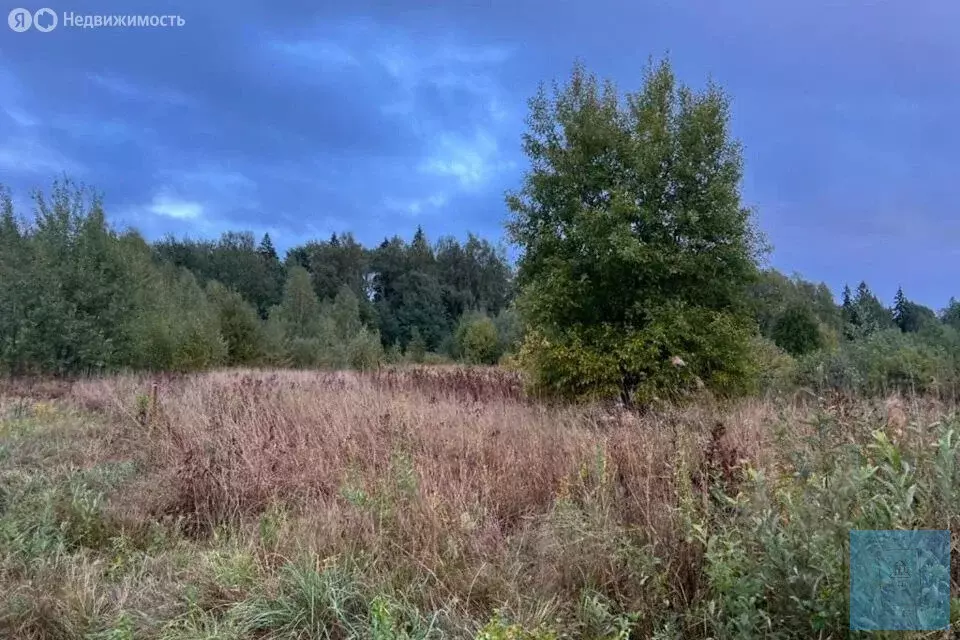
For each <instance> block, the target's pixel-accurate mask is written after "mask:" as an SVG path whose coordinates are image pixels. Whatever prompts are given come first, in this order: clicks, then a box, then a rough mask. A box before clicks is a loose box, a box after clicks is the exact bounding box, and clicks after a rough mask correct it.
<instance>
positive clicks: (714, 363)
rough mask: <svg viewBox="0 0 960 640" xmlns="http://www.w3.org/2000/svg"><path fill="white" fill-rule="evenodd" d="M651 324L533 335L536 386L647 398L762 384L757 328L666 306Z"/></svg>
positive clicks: (524, 354) (530, 367)
mask: <svg viewBox="0 0 960 640" xmlns="http://www.w3.org/2000/svg"><path fill="white" fill-rule="evenodd" d="M651 315H652V321H651V322H650V323H649V324H648V325H647V326H646V327H644V328H643V329H638V330H634V331H632V332H624V331H622V330H620V329H619V328H618V327H615V326H612V325H603V326H601V327H598V328H592V329H580V328H574V329H569V330H567V331H564V332H562V333H559V334H558V335H554V336H551V337H550V338H549V339H548V338H546V337H545V336H543V335H541V334H539V333H538V332H535V331H534V332H531V333H530V334H528V336H527V339H526V340H525V342H524V345H523V348H522V350H521V353H520V359H521V362H522V364H523V367H524V368H525V369H526V370H527V371H528V372H529V373H530V380H531V383H532V385H533V387H534V389H535V390H537V391H541V392H546V393H548V394H550V395H561V396H566V397H570V398H574V399H589V398H604V397H611V396H613V397H615V396H617V395H619V396H620V398H621V399H622V400H624V401H625V402H639V403H645V402H648V401H650V400H652V399H654V398H661V399H663V398H666V397H671V396H674V397H675V396H678V395H680V394H683V393H684V392H687V391H692V390H694V389H696V388H698V387H699V386H700V385H705V386H707V387H709V388H710V389H712V390H713V391H715V392H717V393H719V394H721V395H732V394H738V393H742V392H745V391H747V390H750V389H752V388H754V387H755V385H756V382H757V370H756V365H755V363H754V362H753V357H752V354H751V353H750V345H751V336H752V335H753V334H752V331H751V328H750V327H749V325H747V324H746V323H744V322H742V321H740V320H738V319H737V318H736V317H734V316H731V315H728V314H725V313H723V312H714V311H710V310H707V309H702V308H697V307H688V306H685V305H670V306H665V307H663V308H661V309H658V310H657V311H655V312H653V313H652V314H651Z"/></svg>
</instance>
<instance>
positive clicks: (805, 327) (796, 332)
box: [772, 305, 823, 356]
mask: <svg viewBox="0 0 960 640" xmlns="http://www.w3.org/2000/svg"><path fill="white" fill-rule="evenodd" d="M772 337H773V341H774V342H775V343H776V344H777V346H778V347H780V348H781V349H783V350H784V351H786V352H787V353H789V354H790V355H793V356H802V355H803V354H805V353H810V352H811V351H815V350H817V349H819V348H820V347H822V346H823V336H822V335H821V334H820V323H819V321H818V320H817V316H816V315H814V313H813V310H812V309H810V307H808V306H806V305H791V306H789V307H787V308H786V309H785V310H784V312H783V313H782V314H780V317H778V318H777V319H776V321H775V322H774V325H773V332H772Z"/></svg>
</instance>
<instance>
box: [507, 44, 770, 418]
mask: <svg viewBox="0 0 960 640" xmlns="http://www.w3.org/2000/svg"><path fill="white" fill-rule="evenodd" d="M523 148H524V151H525V152H526V155H527V156H528V158H529V160H530V169H529V171H528V173H527V175H526V176H525V179H524V182H523V186H522V188H521V189H520V190H519V192H516V193H512V194H510V195H508V198H507V203H508V206H509V208H510V210H511V212H512V214H513V215H512V219H511V220H510V222H509V223H508V231H509V233H510V236H511V238H512V240H513V241H514V242H515V243H516V244H517V245H519V247H520V248H521V249H522V255H521V256H520V258H519V261H518V273H517V283H518V285H519V286H520V289H521V294H520V300H519V306H520V309H521V311H522V313H523V316H524V319H525V322H526V323H527V325H528V326H529V327H530V329H531V331H530V332H529V333H528V334H527V338H526V342H525V345H524V349H523V355H522V360H523V361H524V362H525V363H526V365H527V366H528V367H530V369H531V370H532V371H533V373H534V374H535V380H536V382H537V383H538V384H539V386H540V387H541V388H543V389H544V390H546V391H553V392H556V393H558V394H561V395H566V396H574V397H585V396H586V397H596V396H606V395H612V394H619V395H620V396H621V397H622V398H623V399H624V400H626V401H631V400H641V401H642V400H646V399H648V398H650V397H651V396H653V395H659V394H662V393H670V392H672V391H677V390H679V389H681V388H682V387H685V386H688V385H693V384H697V379H698V378H699V379H700V380H701V381H702V382H704V383H706V384H707V385H709V386H711V387H713V388H714V389H717V390H720V391H731V392H732V391H737V390H740V389H742V388H743V387H744V386H746V385H747V383H748V381H749V379H750V372H751V363H750V358H749V346H748V345H749V338H750V336H751V334H752V333H753V332H754V331H755V329H754V327H752V326H751V324H752V321H751V319H750V318H749V311H748V308H747V305H746V304H745V295H744V294H745V290H746V285H747V283H748V282H749V281H750V280H751V279H752V278H754V276H755V274H756V271H757V266H756V261H757V258H758V257H759V254H760V251H761V245H762V243H761V242H760V239H759V236H758V234H757V233H756V231H755V228H754V226H753V223H752V216H751V213H750V211H749V210H748V209H746V208H744V207H743V206H742V205H741V202H740V196H739V185H740V180H741V173H742V169H741V164H742V162H741V153H740V148H739V146H738V144H737V143H736V142H734V141H733V140H732V139H731V137H730V132H729V110H728V102H727V99H726V98H725V96H724V95H723V93H722V92H721V91H720V90H719V89H718V88H717V87H716V86H714V85H712V84H711V85H709V86H708V87H707V88H706V90H704V91H703V92H699V93H698V92H694V91H693V90H691V89H689V88H687V87H683V86H680V85H678V83H677V81H676V79H675V77H674V74H673V71H672V70H671V67H670V65H669V63H668V62H662V63H660V64H659V65H656V66H653V65H651V67H650V68H649V69H648V71H647V74H646V77H645V81H644V83H643V87H642V88H641V89H640V90H639V91H638V92H636V93H632V94H627V95H626V96H625V98H623V99H621V97H620V96H619V95H618V93H617V90H616V88H615V87H614V86H613V85H612V84H611V83H609V82H608V83H605V84H603V85H601V84H600V83H599V82H598V81H597V79H596V78H595V77H594V76H592V75H590V74H588V73H587V72H586V71H585V70H584V69H583V68H582V67H581V66H579V65H578V66H576V67H575V68H574V70H573V74H572V77H571V78H570V80H569V82H568V83H567V84H566V85H565V86H563V87H556V88H555V89H554V91H553V94H552V97H551V96H548V95H547V92H546V91H544V90H542V89H541V91H540V92H539V94H538V95H537V96H536V97H535V98H533V99H532V100H531V103H530V116H529V131H528V132H527V133H526V134H525V136H524V142H523Z"/></svg>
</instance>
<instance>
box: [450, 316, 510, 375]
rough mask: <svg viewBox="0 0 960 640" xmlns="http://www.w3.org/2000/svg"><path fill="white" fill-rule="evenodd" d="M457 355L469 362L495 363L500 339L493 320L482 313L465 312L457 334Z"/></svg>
mask: <svg viewBox="0 0 960 640" xmlns="http://www.w3.org/2000/svg"><path fill="white" fill-rule="evenodd" d="M455 340H456V356H457V357H459V358H460V359H461V360H463V361H464V362H467V363H468V364H495V363H496V362H497V358H498V357H499V355H500V353H499V339H498V337H497V327H496V326H495V325H494V323H493V320H491V319H490V318H488V317H487V316H486V315H483V314H480V313H465V314H464V315H463V317H461V318H460V322H459V324H458V325H457V330H456V334H455Z"/></svg>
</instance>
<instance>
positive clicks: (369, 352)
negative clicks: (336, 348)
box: [347, 327, 383, 371]
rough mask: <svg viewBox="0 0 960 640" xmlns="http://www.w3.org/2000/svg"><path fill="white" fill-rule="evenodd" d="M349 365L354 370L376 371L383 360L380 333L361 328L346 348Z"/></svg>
mask: <svg viewBox="0 0 960 640" xmlns="http://www.w3.org/2000/svg"><path fill="white" fill-rule="evenodd" d="M347 351H348V353H349V364H350V367H352V368H354V369H359V370H360V371H367V370H370V369H376V368H377V365H378V364H379V363H380V361H381V360H382V359H383V346H382V345H381V344H380V333H379V332H377V331H370V330H369V329H367V328H366V327H361V328H360V330H359V331H358V332H357V334H356V335H355V336H353V339H351V340H350V344H349V345H348V347H347Z"/></svg>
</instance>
